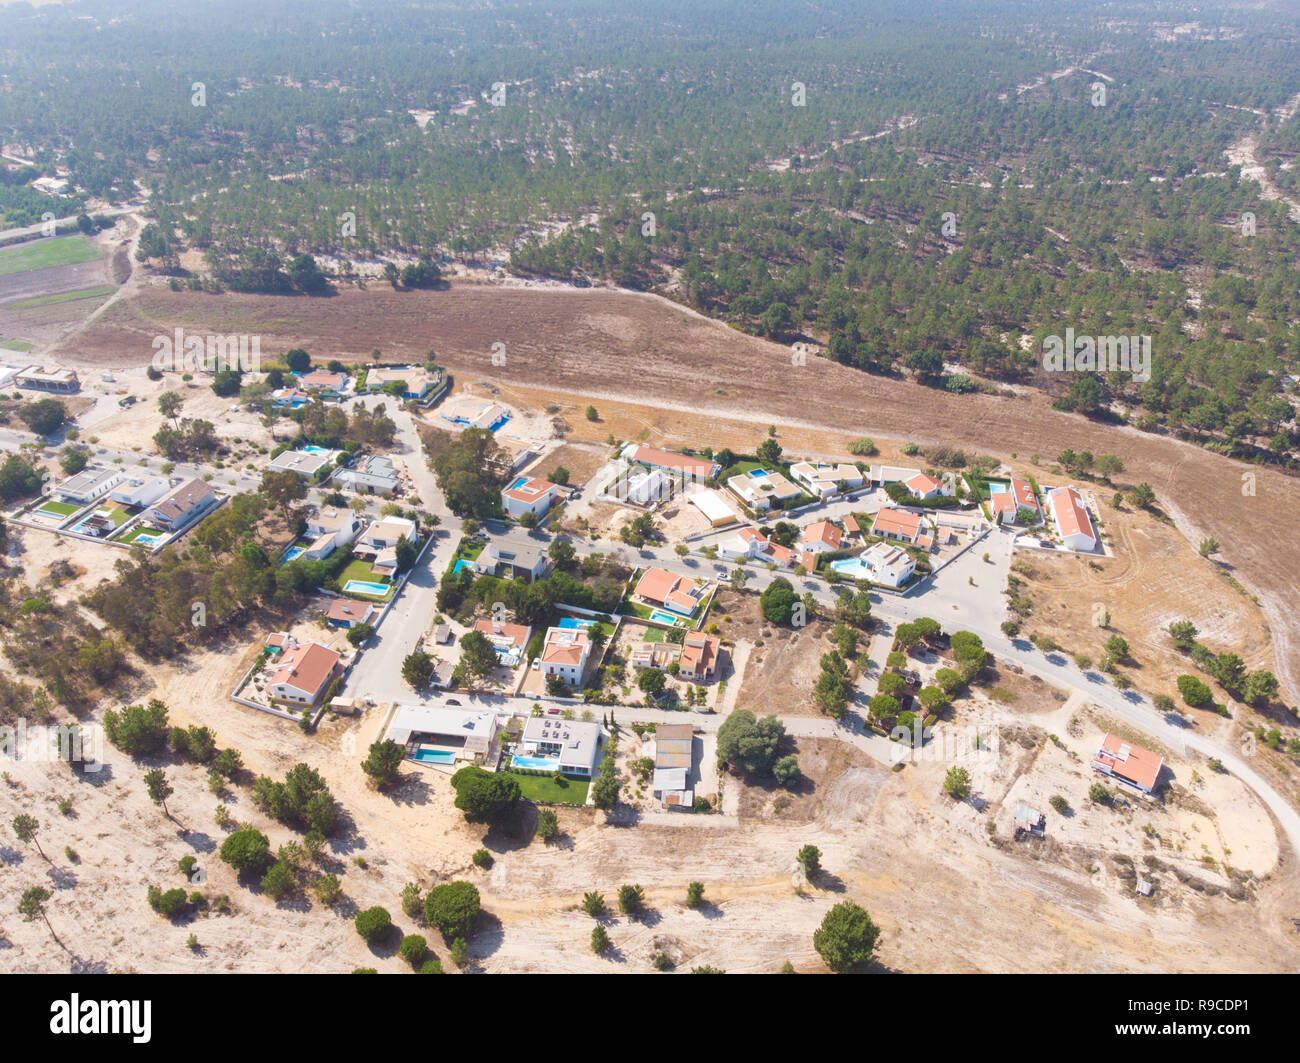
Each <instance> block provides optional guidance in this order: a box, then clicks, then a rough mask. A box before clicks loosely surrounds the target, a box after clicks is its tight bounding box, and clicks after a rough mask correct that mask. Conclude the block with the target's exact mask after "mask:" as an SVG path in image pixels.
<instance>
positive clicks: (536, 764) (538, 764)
mask: <svg viewBox="0 0 1300 1063" xmlns="http://www.w3.org/2000/svg"><path fill="white" fill-rule="evenodd" d="M510 766H511V767H512V768H525V769H527V770H528V771H558V770H559V768H560V758H559V757H521V756H520V755H519V754H518V753H516V754H515V755H514V756H512V757H511V758H510Z"/></svg>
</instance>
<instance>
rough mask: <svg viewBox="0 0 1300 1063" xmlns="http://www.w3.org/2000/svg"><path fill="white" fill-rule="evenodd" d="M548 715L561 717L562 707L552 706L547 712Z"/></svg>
mask: <svg viewBox="0 0 1300 1063" xmlns="http://www.w3.org/2000/svg"><path fill="white" fill-rule="evenodd" d="M546 715H547V716H558V715H560V707H559V706H558V705H552V706H551V707H550V708H549V709H547V710H546Z"/></svg>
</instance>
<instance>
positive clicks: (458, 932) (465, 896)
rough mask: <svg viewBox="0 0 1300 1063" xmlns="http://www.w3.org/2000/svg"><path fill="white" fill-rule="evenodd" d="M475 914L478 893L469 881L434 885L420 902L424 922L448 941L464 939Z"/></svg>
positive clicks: (476, 915)
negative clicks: (422, 905)
mask: <svg viewBox="0 0 1300 1063" xmlns="http://www.w3.org/2000/svg"><path fill="white" fill-rule="evenodd" d="M478 914H479V895H478V890H477V889H476V888H475V887H474V885H473V884H472V883H469V882H446V883H443V884H442V885H441V886H434V887H433V889H431V890H430V891H429V895H428V896H427V897H425V899H424V921H425V922H426V923H428V924H429V925H430V926H431V927H434V928H435V929H437V930H439V931H441V932H442V935H443V937H444V938H447V939H448V940H452V939H455V938H464V937H468V936H469V934H470V932H471V931H472V930H473V929H474V923H475V921H476V920H477V919H478Z"/></svg>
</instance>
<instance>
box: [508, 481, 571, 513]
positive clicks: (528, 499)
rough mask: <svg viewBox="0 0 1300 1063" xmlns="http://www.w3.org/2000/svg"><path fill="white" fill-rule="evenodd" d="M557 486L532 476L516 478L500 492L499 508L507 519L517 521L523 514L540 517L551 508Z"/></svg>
mask: <svg viewBox="0 0 1300 1063" xmlns="http://www.w3.org/2000/svg"><path fill="white" fill-rule="evenodd" d="M559 489H560V488H559V485H558V484H553V483H551V481H550V480H539V479H537V478H536V477H534V476H519V477H516V478H515V479H514V480H513V481H512V482H511V484H510V486H509V487H506V488H504V489H503V490H502V492H501V508H502V510H504V511H505V515H506V516H507V517H513V518H514V519H515V520H518V519H519V518H520V517H522V516H523V515H524V514H525V513H531V514H533V516H535V517H540V516H541V515H542V514H543V513H545V512H546V511H547V510H548V509H550V508H551V505H552V503H554V501H555V495H556V492H558V491H559Z"/></svg>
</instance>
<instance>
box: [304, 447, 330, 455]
mask: <svg viewBox="0 0 1300 1063" xmlns="http://www.w3.org/2000/svg"><path fill="white" fill-rule="evenodd" d="M301 449H302V450H303V451H305V452H306V453H308V454H328V453H329V452H330V448H329V447H302V448H301Z"/></svg>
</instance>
